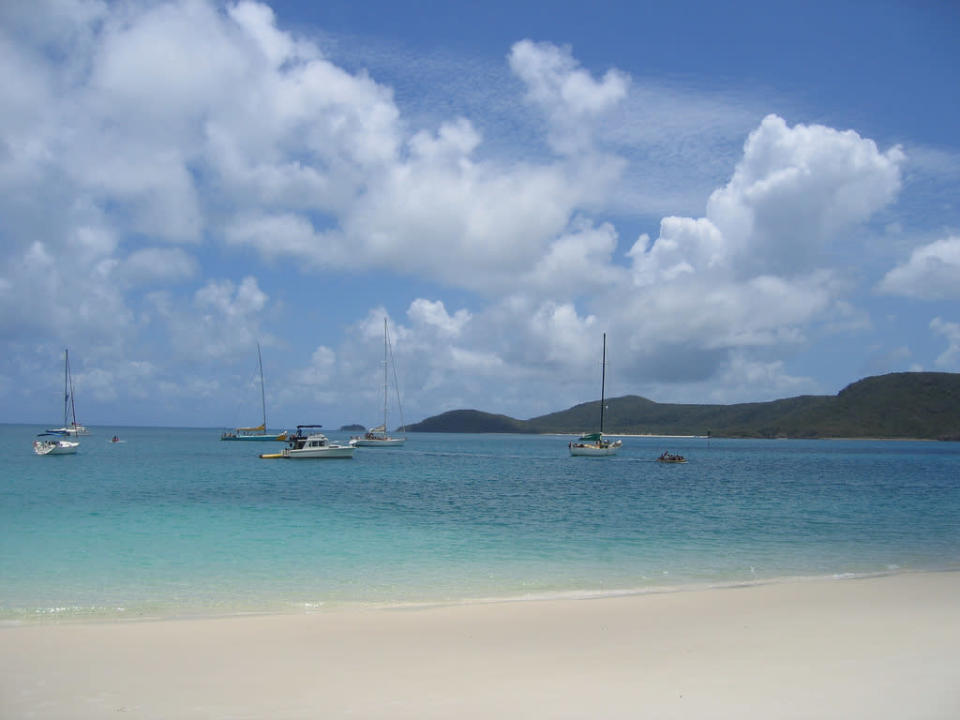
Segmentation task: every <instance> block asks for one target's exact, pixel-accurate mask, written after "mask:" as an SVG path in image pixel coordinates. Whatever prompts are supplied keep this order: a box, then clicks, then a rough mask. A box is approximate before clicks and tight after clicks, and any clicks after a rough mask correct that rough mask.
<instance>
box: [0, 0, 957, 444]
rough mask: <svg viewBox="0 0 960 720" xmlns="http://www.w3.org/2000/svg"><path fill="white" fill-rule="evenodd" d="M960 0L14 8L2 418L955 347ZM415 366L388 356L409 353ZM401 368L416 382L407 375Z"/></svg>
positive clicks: (554, 388) (326, 401)
mask: <svg viewBox="0 0 960 720" xmlns="http://www.w3.org/2000/svg"><path fill="white" fill-rule="evenodd" d="M958 36H960V3H957V2H952V1H951V2H933V1H932V0H931V1H927V2H925V1H920V2H891V1H888V0H872V1H870V2H859V1H856V0H850V1H848V2H836V1H835V0H834V1H832V2H817V1H814V2H805V3H781V2H770V1H769V0H766V1H763V2H759V1H758V2H751V1H744V2H731V3H715V2H693V1H691V0H678V1H676V2H670V3H653V2H649V3H648V2H625V1H624V2H618V1H614V0H590V1H589V2H579V1H577V2H556V3H549V4H547V3H542V2H526V1H524V0H513V1H512V2H503V1H502V0H486V1H484V2H443V1H440V0H420V1H407V2H404V1H403V0H395V1H392V2H380V1H379V0H370V1H366V2H357V1H356V0H328V1H324V2H314V1H312V0H310V1H308V0H303V1H294V0H275V1H274V2H272V3H270V2H247V1H242V2H218V1H215V0H170V1H163V2H109V1H106V0H11V1H8V2H5V3H0V107H2V111H0V249H2V257H3V261H2V263H0V422H6V423H32V424H41V425H50V424H54V423H56V424H59V423H60V422H62V419H63V415H62V413H63V398H62V386H63V357H64V350H65V349H67V348H69V351H70V361H71V368H72V375H73V382H74V387H75V396H74V397H75V403H76V407H77V415H78V420H79V421H80V422H82V423H85V424H88V425H93V426H96V425H103V426H123V425H148V426H149V425H160V426H188V427H211V428H226V427H234V426H237V425H254V424H257V423H258V422H259V418H260V394H259V384H258V383H259V381H258V374H257V345H258V343H259V345H260V347H261V350H262V356H263V368H264V374H265V378H266V397H267V414H268V424H269V425H270V426H271V427H273V428H283V427H292V426H294V425H296V424H298V423H304V424H306V423H319V424H323V425H324V426H325V427H327V428H338V427H339V426H341V425H344V424H347V423H359V424H362V425H365V426H371V425H375V424H378V423H379V422H380V420H381V419H382V412H383V409H382V404H383V364H382V362H383V355H384V341H383V323H384V318H386V319H387V321H388V327H389V335H390V342H391V348H392V351H393V365H392V366H391V367H392V368H395V375H396V379H397V384H398V385H399V390H400V393H399V394H400V397H401V399H402V403H401V406H400V408H398V407H397V406H396V403H394V402H391V409H390V417H389V424H390V425H391V426H392V427H393V426H396V425H399V424H400V421H401V412H402V419H403V421H404V422H407V423H412V422H417V421H419V420H422V419H424V418H426V417H429V416H432V415H435V414H439V413H441V412H445V411H448V410H453V409H461V408H474V409H478V410H483V411H487V412H492V413H503V414H506V415H510V416H512V417H516V418H521V419H526V418H530V417H535V416H538V415H542V414H545V413H549V412H555V411H558V410H563V409H565V408H568V407H571V406H573V405H575V404H578V403H581V402H586V401H590V400H595V399H598V398H599V395H600V378H601V346H602V342H603V335H604V334H606V342H607V366H606V394H607V396H608V397H615V396H621V395H628V394H629V395H642V396H644V397H647V398H650V399H651V400H655V401H657V402H682V403H736V402H755V401H765V400H772V399H777V398H782V397H792V396H796V395H805V394H818V395H832V394H834V393H836V392H838V391H839V390H841V389H842V388H843V387H845V386H846V385H848V384H850V383H852V382H855V381H856V380H858V379H860V378H862V377H866V376H871V375H878V374H883V373H888V372H900V371H921V370H922V371H946V372H960V302H958V301H960V192H958V191H960V137H958V127H960V83H958V82H957V81H956V73H957V71H958V70H960V43H957V42H956V37H958ZM392 376H393V370H391V377H392ZM393 394H395V393H394V390H393V389H391V395H393Z"/></svg>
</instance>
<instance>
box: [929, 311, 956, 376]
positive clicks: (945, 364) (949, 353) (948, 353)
mask: <svg viewBox="0 0 960 720" xmlns="http://www.w3.org/2000/svg"><path fill="white" fill-rule="evenodd" d="M930 329H931V330H933V332H935V333H936V334H938V335H942V336H943V337H944V339H946V341H947V349H946V350H944V351H943V352H942V353H940V355H938V356H937V359H936V365H937V367H938V368H941V369H942V370H946V371H948V372H957V371H960V323H955V322H947V321H945V320H942V319H940V318H938V317H937V318H934V319H933V320H931V321H930Z"/></svg>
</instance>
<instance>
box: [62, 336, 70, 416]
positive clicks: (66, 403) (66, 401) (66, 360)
mask: <svg viewBox="0 0 960 720" xmlns="http://www.w3.org/2000/svg"><path fill="white" fill-rule="evenodd" d="M69 408H70V350H69V349H65V350H64V351H63V427H64V428H66V427H67V420H68V419H69V417H70V413H69V412H68V411H69Z"/></svg>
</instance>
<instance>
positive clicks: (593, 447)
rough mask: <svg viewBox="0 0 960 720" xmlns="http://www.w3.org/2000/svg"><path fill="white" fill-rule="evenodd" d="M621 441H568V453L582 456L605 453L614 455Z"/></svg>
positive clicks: (597, 455)
mask: <svg viewBox="0 0 960 720" xmlns="http://www.w3.org/2000/svg"><path fill="white" fill-rule="evenodd" d="M622 445H623V442H622V441H620V440H614V441H613V442H610V443H608V442H604V443H603V444H602V445H598V444H594V443H574V442H572V443H570V454H571V455H576V456H582V457H606V456H607V455H616V454H617V452H618V451H619V450H620V447H621V446H622Z"/></svg>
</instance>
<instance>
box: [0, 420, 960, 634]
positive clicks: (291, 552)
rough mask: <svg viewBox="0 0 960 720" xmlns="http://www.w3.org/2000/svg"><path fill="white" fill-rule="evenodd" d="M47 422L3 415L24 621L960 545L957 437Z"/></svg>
mask: <svg viewBox="0 0 960 720" xmlns="http://www.w3.org/2000/svg"><path fill="white" fill-rule="evenodd" d="M41 429H42V428H35V427H33V426H16V425H0V453H2V455H0V457H3V458H4V460H3V462H2V465H0V578H2V583H0V619H4V620H7V621H10V620H21V619H26V618H50V617H53V618H57V619H62V618H75V617H91V616H94V617H105V618H115V617H143V616H169V615H191V614H202V615H209V614H220V613H228V614H229V613H239V612H288V611H303V610H304V609H307V610H313V609H318V608H328V607H337V606H340V605H342V604H344V603H349V604H354V603H377V604H380V603H386V604H402V603H431V602H459V601H471V600H476V599H479V598H513V597H541V596H551V595H553V594H564V595H568V594H573V595H592V594H598V593H616V592H645V591H658V590H660V589H664V588H673V587H677V586H680V587H686V586H689V585H714V584H726V583H738V582H753V581H765V580H777V579H782V578H791V577H798V576H803V577H807V576H831V575H837V574H870V573H877V572H889V571H900V570H907V571H908V570H921V569H945V568H956V567H960V520H958V518H960V444H957V443H937V442H881V441H835V440H818V441H798V440H776V441H751V440H717V439H712V440H709V441H708V440H706V439H703V438H670V439H663V438H634V437H628V438H625V440H624V447H623V449H622V450H621V452H620V454H619V455H618V456H616V457H612V458H572V457H570V456H569V454H568V452H567V447H566V445H567V440H568V439H567V438H563V437H556V436H525V435H443V434H411V435H410V437H409V440H408V442H407V444H406V446H404V447H402V448H374V449H366V448H361V449H358V450H357V452H356V454H355V456H354V458H353V459H352V460H314V461H308V460H304V461H289V460H261V459H259V458H258V454H259V453H261V452H267V451H273V450H275V449H276V448H279V447H280V444H279V443H228V442H220V441H219V431H217V430H204V429H167V428H93V429H92V430H93V432H94V435H91V436H88V437H84V438H82V439H81V448H80V452H79V453H78V454H77V455H75V456H63V457H37V456H35V455H33V453H32V450H31V447H30V445H31V442H32V440H33V435H34V434H35V433H36V432H38V431H39V430H41ZM115 433H116V434H119V435H120V437H121V438H123V439H124V442H123V443H120V444H112V443H110V442H108V441H109V438H110V437H112V436H113V435H114V434H115ZM330 437H331V438H340V439H346V434H343V433H336V432H331V433H330ZM664 450H670V451H673V452H680V453H682V454H684V455H686V456H687V458H688V460H689V462H688V463H686V464H684V465H663V464H660V463H657V462H654V459H655V458H656V457H657V456H658V455H659V454H660V453H661V452H663V451H664Z"/></svg>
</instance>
